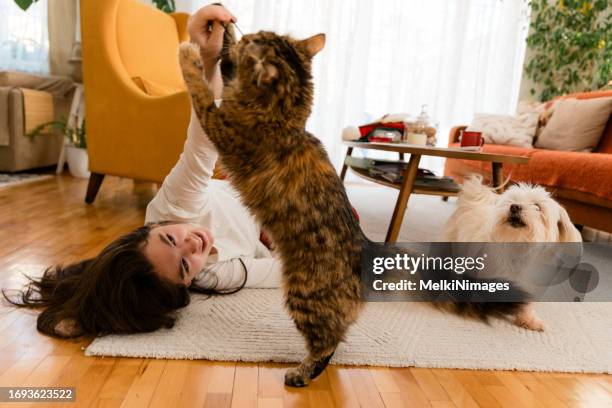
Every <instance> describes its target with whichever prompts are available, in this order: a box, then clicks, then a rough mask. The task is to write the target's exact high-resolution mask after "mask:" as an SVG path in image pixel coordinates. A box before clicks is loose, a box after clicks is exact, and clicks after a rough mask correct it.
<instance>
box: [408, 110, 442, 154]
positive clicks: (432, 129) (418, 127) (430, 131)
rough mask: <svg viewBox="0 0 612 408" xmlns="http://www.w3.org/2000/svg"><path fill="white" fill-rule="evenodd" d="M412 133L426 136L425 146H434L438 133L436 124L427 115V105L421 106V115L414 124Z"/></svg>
mask: <svg viewBox="0 0 612 408" xmlns="http://www.w3.org/2000/svg"><path fill="white" fill-rule="evenodd" d="M414 133H422V134H425V135H426V136H427V146H435V145H436V142H437V139H436V134H437V133H438V122H437V121H435V120H433V119H431V118H430V117H429V115H428V114H427V105H421V113H420V114H419V116H418V117H417V119H416V122H415V124H414Z"/></svg>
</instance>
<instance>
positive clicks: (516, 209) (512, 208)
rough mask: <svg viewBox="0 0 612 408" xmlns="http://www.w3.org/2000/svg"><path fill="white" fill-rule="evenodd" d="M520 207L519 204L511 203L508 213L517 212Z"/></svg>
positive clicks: (519, 210)
mask: <svg viewBox="0 0 612 408" xmlns="http://www.w3.org/2000/svg"><path fill="white" fill-rule="evenodd" d="M521 209H522V207H521V205H520V204H512V205H510V213H511V214H516V213H519V212H521Z"/></svg>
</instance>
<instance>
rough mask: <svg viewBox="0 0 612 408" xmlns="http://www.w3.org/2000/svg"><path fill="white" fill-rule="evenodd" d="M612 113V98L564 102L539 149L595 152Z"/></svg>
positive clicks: (558, 105) (537, 144) (543, 133)
mask: <svg viewBox="0 0 612 408" xmlns="http://www.w3.org/2000/svg"><path fill="white" fill-rule="evenodd" d="M610 112H612V98H597V99H589V100H578V99H564V100H560V101H559V102H558V103H557V105H556V107H555V112H554V114H553V115H552V117H551V118H550V121H549V122H548V124H547V125H546V127H545V128H544V130H543V131H542V134H541V135H540V136H539V137H538V140H537V142H536V147H540V148H544V149H553V150H567V151H591V150H593V149H594V148H595V147H597V145H598V143H599V140H600V139H601V137H602V135H603V133H604V129H605V127H606V124H607V123H608V119H609V118H610Z"/></svg>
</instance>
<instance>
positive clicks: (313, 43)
mask: <svg viewBox="0 0 612 408" xmlns="http://www.w3.org/2000/svg"><path fill="white" fill-rule="evenodd" d="M300 42H301V43H302V45H303V46H304V47H305V48H306V51H308V54H310V56H311V57H314V56H315V54H316V53H318V52H319V51H321V50H322V49H323V46H325V34H323V33H321V34H317V35H313V36H312V37H310V38H306V39H305V40H302V41H300Z"/></svg>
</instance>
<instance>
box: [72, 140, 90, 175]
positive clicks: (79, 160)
mask: <svg viewBox="0 0 612 408" xmlns="http://www.w3.org/2000/svg"><path fill="white" fill-rule="evenodd" d="M66 161H67V162H68V170H69V171H70V174H72V176H73V177H78V178H89V174H90V173H89V170H88V168H89V156H88V155H87V149H83V148H80V147H75V146H70V145H67V146H66Z"/></svg>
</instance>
